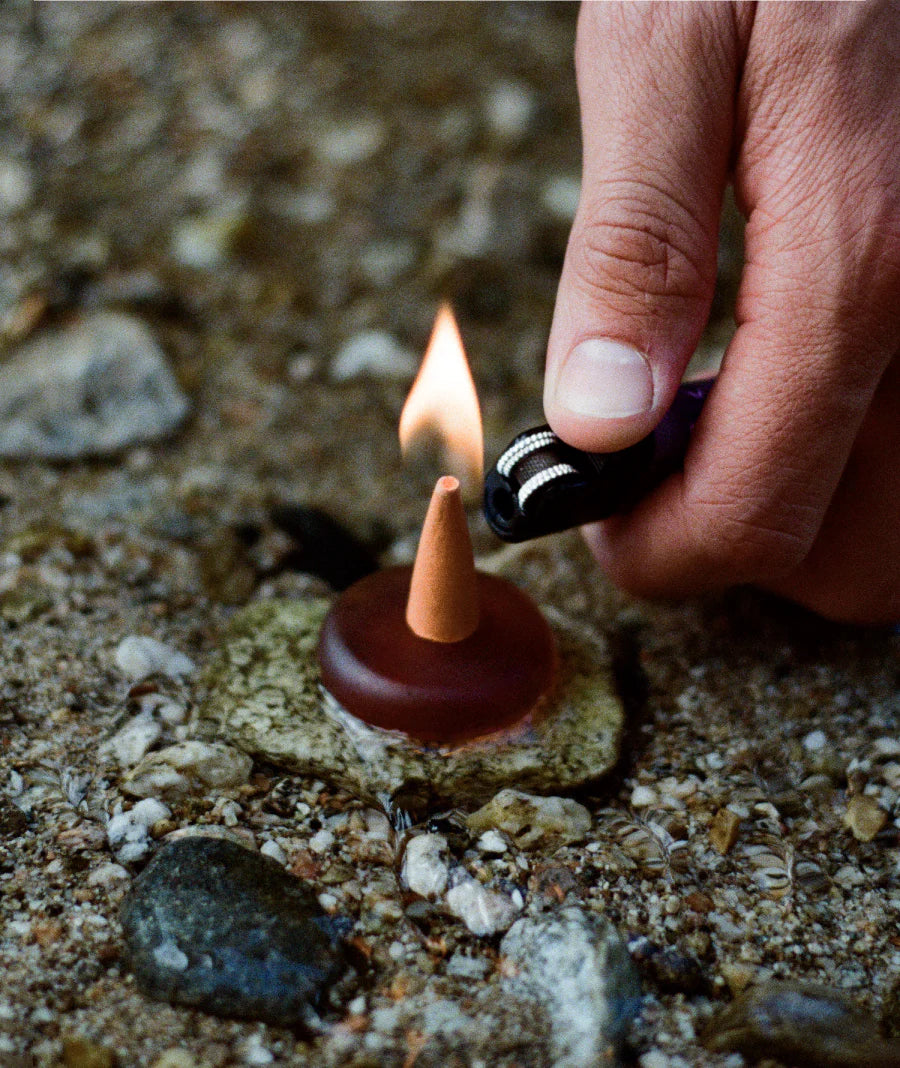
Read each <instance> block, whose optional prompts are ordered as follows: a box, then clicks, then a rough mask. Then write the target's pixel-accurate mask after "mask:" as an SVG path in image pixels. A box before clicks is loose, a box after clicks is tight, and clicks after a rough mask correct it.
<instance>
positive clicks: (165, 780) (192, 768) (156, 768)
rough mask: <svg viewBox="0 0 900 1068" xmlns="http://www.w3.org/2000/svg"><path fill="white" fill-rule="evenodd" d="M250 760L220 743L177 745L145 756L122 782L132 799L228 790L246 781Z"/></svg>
mask: <svg viewBox="0 0 900 1068" xmlns="http://www.w3.org/2000/svg"><path fill="white" fill-rule="evenodd" d="M252 767H253V761H252V760H251V759H250V757H248V756H247V754H246V753H242V752H240V750H238V749H234V748H233V747H232V746H230V745H223V744H222V743H221V742H198V741H187V742H179V743H178V744H176V745H169V746H166V748H165V749H160V750H158V751H157V752H155V753H148V754H147V756H145V757H144V758H143V760H141V761H140V763H139V764H138V765H137V766H136V767H134V768H133V769H132V770H131V771H130V772H129V773H128V775H127V776H126V777H125V779H124V780H123V782H122V789H123V790H124V791H125V793H127V794H131V795H132V796H133V797H181V796H184V795H185V794H189V793H191V792H193V791H196V790H202V789H205V788H212V789H215V790H218V791H219V792H222V791H226V790H232V789H235V788H236V787H238V786H243V784H244V783H245V782H246V781H247V780H248V779H249V778H250V770H251V768H252Z"/></svg>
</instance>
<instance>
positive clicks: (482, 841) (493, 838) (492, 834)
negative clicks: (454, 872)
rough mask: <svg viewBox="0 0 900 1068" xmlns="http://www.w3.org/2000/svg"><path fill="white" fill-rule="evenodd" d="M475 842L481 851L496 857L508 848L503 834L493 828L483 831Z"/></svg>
mask: <svg viewBox="0 0 900 1068" xmlns="http://www.w3.org/2000/svg"><path fill="white" fill-rule="evenodd" d="M475 844H476V846H477V847H478V849H479V850H480V851H481V852H482V853H488V854H490V855H493V856H498V857H499V856H503V854H504V853H505V852H506V851H507V849H508V848H509V846H508V845H507V842H506V839H505V838H504V837H503V835H502V834H501V833H500V832H499V831H494V830H490V831H485V832H484V834H483V835H481V837H480V838H479V839H478V841H477V842H476V843H475Z"/></svg>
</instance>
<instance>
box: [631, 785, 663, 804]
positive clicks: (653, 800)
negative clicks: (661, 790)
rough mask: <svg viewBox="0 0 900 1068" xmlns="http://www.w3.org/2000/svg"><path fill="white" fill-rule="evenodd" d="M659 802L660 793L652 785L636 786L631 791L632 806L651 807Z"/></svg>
mask: <svg viewBox="0 0 900 1068" xmlns="http://www.w3.org/2000/svg"><path fill="white" fill-rule="evenodd" d="M658 803H659V795H658V794H657V792H656V791H655V790H654V789H653V787H652V786H635V788H634V789H633V790H632V791H631V806H632V808H649V807H650V805H656V804H658Z"/></svg>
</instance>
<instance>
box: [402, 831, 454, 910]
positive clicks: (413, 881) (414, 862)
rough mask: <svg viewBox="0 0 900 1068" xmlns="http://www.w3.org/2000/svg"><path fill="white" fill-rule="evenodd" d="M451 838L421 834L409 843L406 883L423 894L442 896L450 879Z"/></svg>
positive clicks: (406, 851)
mask: <svg viewBox="0 0 900 1068" xmlns="http://www.w3.org/2000/svg"><path fill="white" fill-rule="evenodd" d="M448 857H449V849H448V847H447V839H446V838H444V836H443V835H441V834H419V835H416V836H415V837H413V838H410V840H409V841H408V842H407V843H406V850H405V852H404V854H403V870H402V872H401V874H400V878H401V881H402V883H403V885H404V886H406V887H407V888H408V889H410V890H412V891H413V893H415V894H421V895H422V897H438V896H439V895H440V894H442V893H443V892H444V891H445V890H446V889H447V881H448V880H449V878H450V867H449V863H448Z"/></svg>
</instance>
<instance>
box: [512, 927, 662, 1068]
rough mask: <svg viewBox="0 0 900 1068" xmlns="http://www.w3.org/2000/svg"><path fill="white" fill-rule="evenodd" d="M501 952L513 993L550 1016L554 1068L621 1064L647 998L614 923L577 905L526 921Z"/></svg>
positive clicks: (580, 1067)
mask: <svg viewBox="0 0 900 1068" xmlns="http://www.w3.org/2000/svg"><path fill="white" fill-rule="evenodd" d="M500 952H501V953H502V954H503V956H504V957H505V958H506V961H507V973H506V978H505V980H504V987H505V988H506V990H507V991H508V992H509V993H512V994H517V995H519V996H527V997H530V998H533V999H534V1000H535V1001H536V1002H537V1003H538V1004H539V1005H541V1006H542V1007H543V1008H544V1009H545V1010H546V1013H547V1017H548V1020H549V1022H550V1025H551V1027H552V1032H551V1035H550V1045H551V1048H552V1050H553V1056H554V1060H553V1064H554V1068H594V1066H596V1065H601V1064H608V1065H613V1064H617V1063H618V1054H617V1051H618V1049H619V1047H620V1045H621V1042H622V1039H623V1037H624V1034H625V1030H626V1028H627V1026H628V1023H629V1021H630V1020H631V1019H633V1018H634V1017H635V1016H636V1015H637V1012H638V1009H639V1008H640V997H641V992H640V985H639V983H638V978H637V973H636V972H635V969H634V965H633V964H632V963H631V958H630V957H629V956H628V950H627V949H626V947H625V943H624V942H623V941H622V939H621V938H620V936H619V934H618V932H617V931H616V929H615V928H614V927H613V925H612V924H611V923H609V921H608V920H606V919H604V918H603V917H602V916H598V915H597V914H596V913H589V912H584V911H582V910H581V909H580V908H577V907H574V906H570V907H567V908H564V909H561V910H560V911H559V912H554V913H549V914H547V915H543V916H538V917H535V918H532V917H523V918H522V919H520V920H518V921H517V922H516V923H515V924H513V926H512V927H511V928H510V930H509V932H508V933H507V935H506V936H505V938H504V939H503V941H502V942H501V944H500Z"/></svg>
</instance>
